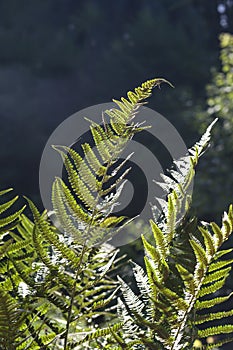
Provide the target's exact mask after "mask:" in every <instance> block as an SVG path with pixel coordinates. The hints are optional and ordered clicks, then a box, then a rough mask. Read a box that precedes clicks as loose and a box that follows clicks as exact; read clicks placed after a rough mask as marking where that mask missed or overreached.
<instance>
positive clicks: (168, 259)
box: [118, 124, 233, 350]
mask: <svg viewBox="0 0 233 350" xmlns="http://www.w3.org/2000/svg"><path fill="white" fill-rule="evenodd" d="M212 126H213V124H211V125H210V127H209V128H208V129H207V131H206V133H205V134H204V135H203V137H202V138H201V140H200V141H199V142H198V143H197V144H196V145H195V146H194V147H193V148H191V150H189V156H186V157H185V158H182V159H181V160H179V161H177V162H175V163H176V164H179V169H178V170H181V168H183V169H184V170H185V171H183V173H182V172H181V171H179V172H178V171H174V170H172V172H171V176H172V178H171V179H170V178H169V177H163V179H164V180H165V182H164V183H161V186H162V187H163V188H164V189H165V190H166V194H167V198H166V200H165V199H164V200H163V211H162V214H161V216H160V219H159V220H158V223H155V221H152V220H151V231H152V234H153V239H152V238H150V237H148V238H146V237H145V236H142V241H143V245H144V250H145V255H146V256H145V269H146V274H145V272H144V270H143V269H142V268H141V267H140V266H138V265H137V264H134V266H133V272H134V276H135V279H136V282H137V287H138V291H139V294H138V295H137V294H135V292H133V291H132V289H131V288H130V287H129V286H128V285H127V284H126V283H125V282H123V281H121V289H122V293H123V299H122V298H121V299H119V302H118V312H119V314H120V315H121V320H122V322H123V340H124V342H125V344H126V348H127V346H128V345H127V344H134V345H130V346H131V347H130V348H132V349H143V348H145V349H147V348H149V349H169V350H174V349H176V350H178V349H182V350H183V349H192V348H193V347H194V340H195V339H196V338H198V337H200V338H203V337H207V336H214V335H217V334H224V333H225V334H228V333H231V332H232V331H233V326H232V325H231V324H225V325H219V326H213V327H211V326H210V327H208V326H207V325H208V322H211V321H212V320H214V319H218V320H222V319H224V318H226V317H229V316H231V315H232V311H229V312H224V311H222V312H217V313H209V312H208V309H210V308H211V309H212V307H214V306H215V305H217V304H221V303H222V302H224V301H225V300H227V299H228V298H229V297H230V295H229V296H226V297H217V298H213V297H212V295H214V293H216V292H218V291H219V290H220V289H221V287H222V286H223V285H224V284H225V281H226V278H227V277H228V275H229V272H230V269H231V268H230V266H229V265H230V264H232V259H230V260H221V261H219V258H220V257H222V256H224V255H225V254H227V253H229V251H231V250H225V251H219V249H220V247H221V245H222V244H223V243H224V242H225V241H226V240H227V239H228V238H229V235H230V234H231V232H232V228H233V216H232V206H230V208H229V211H228V213H224V216H223V221H222V226H221V227H219V226H218V225H217V224H215V223H210V224H209V225H208V226H206V225H205V226H200V227H198V226H197V224H196V221H193V220H191V221H190V223H188V224H187V222H184V221H183V222H182V221H181V220H179V214H180V212H181V211H182V205H183V202H185V206H187V207H189V205H190V198H188V199H187V198H186V193H187V189H188V187H189V186H190V183H191V181H192V179H193V176H194V168H195V166H196V164H197V162H198V159H199V157H200V156H201V155H202V153H203V151H204V150H205V149H206V147H207V146H208V142H209V139H210V131H211V128H212ZM184 165H185V166H184ZM190 228H191V231H190ZM198 231H199V233H198ZM187 232H192V234H190V235H189V236H187ZM184 235H186V237H185V238H184ZM198 236H201V237H198ZM180 252H181V253H182V255H181V257H180V258H179V253H180ZM177 258H178V261H177ZM195 261H196V262H195ZM211 297H212V298H211ZM202 310H203V311H205V313H204V314H203V311H202ZM207 312H208V313H207ZM199 325H204V328H203V327H202V329H198V328H197V326H199ZM224 341H226V340H224ZM224 341H223V342H222V343H224ZM228 341H230V340H229V339H228ZM209 348H211V347H208V349H209Z"/></svg>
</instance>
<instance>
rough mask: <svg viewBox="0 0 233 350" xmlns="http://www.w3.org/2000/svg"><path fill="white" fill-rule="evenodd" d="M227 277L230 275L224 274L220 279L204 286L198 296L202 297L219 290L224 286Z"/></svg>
mask: <svg viewBox="0 0 233 350" xmlns="http://www.w3.org/2000/svg"><path fill="white" fill-rule="evenodd" d="M227 277H228V276H224V277H223V278H221V279H220V280H218V281H216V282H214V283H212V284H210V285H208V286H206V287H202V288H201V289H200V291H199V293H198V297H199V298H202V297H203V296H206V295H208V294H212V293H215V292H217V291H218V290H219V289H220V288H222V287H223V286H224V284H225V281H226V278H227Z"/></svg>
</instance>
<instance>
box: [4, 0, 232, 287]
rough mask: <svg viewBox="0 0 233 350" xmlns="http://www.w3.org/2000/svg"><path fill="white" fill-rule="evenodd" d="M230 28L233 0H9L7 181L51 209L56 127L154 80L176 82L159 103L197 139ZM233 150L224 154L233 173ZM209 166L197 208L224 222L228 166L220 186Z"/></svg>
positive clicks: (154, 101)
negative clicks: (48, 161) (47, 155)
mask: <svg viewBox="0 0 233 350" xmlns="http://www.w3.org/2000/svg"><path fill="white" fill-rule="evenodd" d="M222 32H229V33H233V1H232V0H225V1H224V0H218V1H217V0H177V1H174V0H160V1H159V0H118V1H109V0H99V1H98V0H86V1H78V0H46V1H45V0H43V1H38V0H34V1H30V0H21V1H18V0H8V1H2V0H1V1H0V164H1V172H0V188H1V189H4V188H8V187H14V189H15V192H16V193H17V194H20V195H26V196H28V197H30V198H31V199H33V200H34V201H35V203H36V204H37V205H38V206H39V207H40V208H41V209H42V203H41V200H40V196H39V185H38V170H39V163H40V157H41V154H42V151H43V148H44V146H45V143H46V141H47V139H48V137H49V136H50V134H51V133H52V132H53V130H54V129H55V128H56V127H57V126H58V125H59V124H60V123H61V122H62V121H63V120H65V119H66V118H67V117H68V116H70V115H71V114H73V113H75V112H76V111H78V110H80V109H82V108H85V107H88V106H90V105H94V104H97V103H103V102H108V101H111V99H112V98H113V97H114V98H120V97H121V96H125V94H126V92H127V91H128V90H130V89H133V88H135V87H136V86H138V85H140V84H141V83H142V82H143V81H145V80H147V79H151V78H154V77H164V78H166V79H168V80H169V81H171V82H172V83H173V84H174V85H175V89H171V88H169V87H167V86H163V87H162V89H161V90H157V91H156V92H155V93H154V95H153V97H152V98H151V100H150V104H149V107H151V108H154V109H155V110H157V111H158V112H159V113H161V114H163V115H164V116H165V117H166V118H167V119H168V120H170V121H171V122H172V123H173V124H174V126H175V127H176V128H177V130H178V131H179V133H180V134H181V136H182V137H183V139H184V141H185V142H186V144H187V146H188V147H190V146H192V144H193V143H194V142H195V141H196V140H197V139H198V137H199V136H200V132H201V126H200V124H201V123H203V120H204V119H205V115H206V114H205V113H206V110H207V102H206V100H207V90H206V86H207V85H208V84H209V83H210V82H211V80H212V73H211V71H212V68H213V67H215V68H216V70H220V69H221V64H220V61H219V54H220V48H219V34H220V33H222ZM198 115H199V116H200V115H202V119H200V118H198ZM90 117H91V116H90ZM232 118H233V116H232V115H231V119H232ZM231 125H233V123H232V124H231ZM231 135H232V133H230V137H231ZM215 141H216V140H214V142H215ZM232 148H233V147H232ZM232 151H233V149H231V150H230V151H229V150H228V155H227V157H225V160H224V162H225V168H226V169H227V170H226V174H227V177H229V179H230V178H231V179H232V176H233V175H232V173H233V171H232V170H233V165H232V158H233V157H232ZM201 164H202V165H200V169H199V173H198V177H197V180H196V183H195V184H196V185H195V191H196V192H195V193H196V195H194V198H195V200H194V210H195V212H196V213H197V214H198V215H199V217H200V218H201V219H204V220H207V221H208V220H215V221H219V219H220V218H221V215H222V212H223V210H225V209H226V208H227V205H228V204H229V203H230V202H232V192H231V191H229V190H224V185H225V184H224V183H225V180H226V181H227V179H223V177H222V176H221V174H220V168H219V169H216V170H215V172H214V173H213V174H212V175H211V176H212V177H213V179H214V186H213V185H212V184H210V183H209V182H208V176H209V175H208V173H206V174H207V175H206V174H205V177H203V178H202V179H204V180H202V181H200V179H201V177H202V174H204V173H205V172H206V168H207V166H208V162H206V163H205V159H203V160H202V163H201ZM216 164H217V163H216ZM224 176H225V175H224ZM232 183H233V181H232ZM218 193H221V194H222V195H221V198H220V197H218V196H217V195H218ZM200 197H201V200H200ZM203 199H204V200H203ZM206 203H208V204H206ZM229 286H230V288H232V283H231V282H229Z"/></svg>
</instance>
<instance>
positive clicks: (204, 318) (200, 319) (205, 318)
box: [195, 310, 233, 325]
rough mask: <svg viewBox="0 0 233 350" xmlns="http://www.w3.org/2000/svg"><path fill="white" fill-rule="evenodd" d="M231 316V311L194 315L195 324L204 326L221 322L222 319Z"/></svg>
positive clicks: (232, 312)
mask: <svg viewBox="0 0 233 350" xmlns="http://www.w3.org/2000/svg"><path fill="white" fill-rule="evenodd" d="M230 316H233V310H230V311H220V312H212V313H209V314H207V315H198V314H197V315H196V317H195V324H196V325H199V324H205V323H206V322H210V321H214V320H221V319H222V318H226V317H230Z"/></svg>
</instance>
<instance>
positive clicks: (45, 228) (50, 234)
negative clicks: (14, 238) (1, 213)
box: [26, 198, 80, 266]
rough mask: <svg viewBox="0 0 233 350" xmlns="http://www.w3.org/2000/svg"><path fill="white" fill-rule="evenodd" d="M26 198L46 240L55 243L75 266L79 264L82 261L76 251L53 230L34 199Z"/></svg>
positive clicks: (38, 227)
mask: <svg viewBox="0 0 233 350" xmlns="http://www.w3.org/2000/svg"><path fill="white" fill-rule="evenodd" d="M26 199H27V201H28V203H29V206H30V209H31V211H32V213H33V216H34V220H35V224H36V225H37V229H38V230H39V231H40V233H41V235H42V236H43V237H44V238H46V240H47V241H48V242H49V243H50V244H52V245H54V247H55V248H56V249H57V250H58V251H60V252H61V253H62V255H63V256H64V258H66V259H67V260H68V261H70V262H72V264H74V266H78V265H79V263H80V259H79V258H78V257H77V256H76V254H75V252H74V251H73V250H72V249H70V248H68V247H67V246H66V244H64V243H63V242H61V241H60V240H59V238H58V235H57V234H56V233H55V232H54V231H53V229H52V227H51V225H50V224H49V222H48V221H47V220H45V219H44V218H43V217H42V216H41V215H40V213H39V211H38V209H37V208H36V206H35V205H34V204H33V203H32V201H31V200H30V199H28V198H26Z"/></svg>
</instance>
